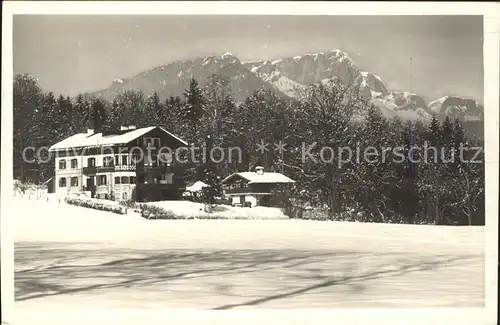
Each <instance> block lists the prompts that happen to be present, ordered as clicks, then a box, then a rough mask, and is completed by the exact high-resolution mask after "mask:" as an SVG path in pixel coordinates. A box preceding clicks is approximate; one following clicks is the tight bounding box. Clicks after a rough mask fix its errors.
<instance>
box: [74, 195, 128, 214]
mask: <svg viewBox="0 0 500 325" xmlns="http://www.w3.org/2000/svg"><path fill="white" fill-rule="evenodd" d="M65 202H66V203H68V204H71V205H76V206H79V207H84V208H90V209H95V210H100V211H107V212H113V213H117V214H125V213H126V208H125V207H122V206H119V205H111V204H107V203H106V202H103V201H96V200H91V199H82V198H66V199H65Z"/></svg>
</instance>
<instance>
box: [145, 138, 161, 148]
mask: <svg viewBox="0 0 500 325" xmlns="http://www.w3.org/2000/svg"><path fill="white" fill-rule="evenodd" d="M144 146H145V147H152V148H159V147H160V138H144Z"/></svg>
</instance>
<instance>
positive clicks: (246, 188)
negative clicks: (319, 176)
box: [222, 166, 295, 207]
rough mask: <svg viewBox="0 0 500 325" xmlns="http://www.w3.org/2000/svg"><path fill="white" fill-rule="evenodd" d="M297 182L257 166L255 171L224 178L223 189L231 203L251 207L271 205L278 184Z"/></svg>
mask: <svg viewBox="0 0 500 325" xmlns="http://www.w3.org/2000/svg"><path fill="white" fill-rule="evenodd" d="M292 183H295V181H294V180H292V179H291V178H289V177H287V176H285V175H283V174H281V173H275V172H264V168H263V167H260V166H258V167H256V168H255V171H254V172H239V173H234V174H231V175H229V176H228V177H226V178H225V179H223V180H222V185H223V191H224V195H225V196H226V197H229V198H230V200H231V205H238V206H244V205H245V202H248V203H247V204H249V205H250V206H251V207H254V206H270V205H272V203H271V198H272V196H273V195H274V193H273V191H274V189H275V188H276V185H277V184H292Z"/></svg>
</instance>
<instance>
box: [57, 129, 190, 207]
mask: <svg viewBox="0 0 500 325" xmlns="http://www.w3.org/2000/svg"><path fill="white" fill-rule="evenodd" d="M183 146H187V143H186V142H185V141H184V140H182V139H181V138H179V137H177V136H176V135H174V134H172V133H170V132H168V131H166V130H165V129H163V128H161V127H146V128H140V129H136V128H135V127H134V126H122V127H121V129H120V130H119V131H117V132H114V133H104V134H103V133H95V132H94V131H93V130H90V129H89V130H88V131H87V133H79V134H75V135H73V136H71V137H69V138H67V139H65V140H63V141H61V142H59V143H56V144H55V145H53V146H52V147H50V148H49V152H52V153H54V154H55V156H56V158H55V179H54V186H55V193H56V194H58V195H62V196H66V195H71V194H77V193H85V194H87V195H90V196H92V197H96V198H102V199H114V200H117V201H125V200H128V199H130V198H131V196H132V192H133V190H134V188H135V189H136V200H137V201H145V200H149V201H154V200H162V199H169V198H177V197H178V196H179V195H180V191H182V189H183V187H184V181H183V178H182V172H181V171H180V169H179V164H176V163H175V161H174V159H173V153H174V152H175V150H176V149H178V148H180V147H183Z"/></svg>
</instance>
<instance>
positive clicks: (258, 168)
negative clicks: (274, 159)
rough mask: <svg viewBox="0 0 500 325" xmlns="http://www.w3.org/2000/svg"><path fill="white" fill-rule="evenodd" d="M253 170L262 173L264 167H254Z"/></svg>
mask: <svg viewBox="0 0 500 325" xmlns="http://www.w3.org/2000/svg"><path fill="white" fill-rule="evenodd" d="M255 172H256V173H257V174H259V175H264V167H261V166H257V167H255Z"/></svg>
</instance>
